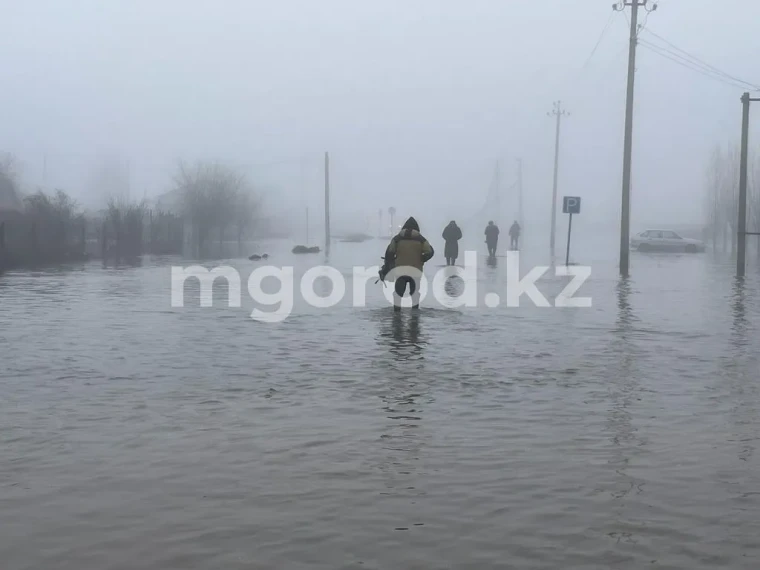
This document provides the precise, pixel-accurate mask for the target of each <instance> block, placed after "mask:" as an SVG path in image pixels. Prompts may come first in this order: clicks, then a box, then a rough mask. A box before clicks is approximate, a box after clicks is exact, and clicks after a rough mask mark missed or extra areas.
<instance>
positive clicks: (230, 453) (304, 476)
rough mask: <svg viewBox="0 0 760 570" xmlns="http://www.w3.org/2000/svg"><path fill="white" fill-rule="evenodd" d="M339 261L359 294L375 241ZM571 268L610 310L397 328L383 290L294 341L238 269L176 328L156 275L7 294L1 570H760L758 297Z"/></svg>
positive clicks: (527, 262)
mask: <svg viewBox="0 0 760 570" xmlns="http://www.w3.org/2000/svg"><path fill="white" fill-rule="evenodd" d="M613 245H614V244H613ZM269 247H271V248H272V249H270V250H268V251H269V253H270V254H272V258H270V260H269V261H270V262H272V263H274V264H278V265H279V264H291V263H292V264H294V266H295V270H294V271H295V274H296V276H301V275H303V273H304V271H306V270H307V269H308V268H309V267H310V266H312V265H315V264H318V263H321V262H322V261H324V256H323V255H317V256H301V257H298V258H297V257H296V256H292V255H291V254H289V253H286V251H287V248H284V249H283V248H282V247H280V250H279V251H280V252H279V253H278V251H277V246H276V245H270V246H269ZM333 247H334V251H333V252H332V253H331V256H330V260H329V261H330V263H331V264H332V265H334V266H335V267H336V268H338V269H339V270H340V272H341V274H343V275H344V276H346V280H347V288H348V290H349V291H350V290H352V279H351V277H350V276H351V273H352V270H351V267H352V265H353V264H361V265H371V264H373V263H374V262H376V261H379V259H378V258H379V255H381V253H382V249H383V247H384V244H382V245H380V246H379V245H378V244H377V243H376V242H368V243H364V244H342V243H338V244H335V245H334V246H333ZM502 249H503V247H502ZM583 249H584V247H583V245H580V246H578V247H577V248H576V249H575V250H574V251H582V250H583ZM378 250H379V251H378ZM262 251H263V250H262ZM441 251H442V250H441ZM481 253H482V252H481ZM574 259H575V260H576V261H578V262H582V263H586V264H589V265H590V266H591V268H592V274H591V277H590V278H589V279H588V280H587V281H586V283H585V284H584V285H583V286H582V287H581V289H580V290H579V291H578V293H577V294H576V295H577V296H590V297H591V298H592V301H593V303H592V307H589V308H560V307H535V306H533V305H532V304H531V303H530V301H529V300H527V299H526V298H525V297H524V296H523V298H522V300H521V306H520V307H506V306H504V305H503V304H502V305H500V306H499V307H496V308H490V309H489V308H487V307H485V306H483V305H482V303H481V304H480V306H478V307H459V308H446V307H443V306H440V305H438V304H436V303H435V302H433V301H423V304H422V305H423V306H422V309H421V310H420V311H419V312H418V313H413V312H412V311H410V310H404V311H403V312H401V313H400V314H399V313H394V312H393V311H392V310H391V309H390V307H388V306H387V305H386V302H385V300H384V299H383V296H382V289H381V285H379V284H378V285H375V284H374V283H373V282H372V281H370V282H369V284H368V285H367V288H366V291H367V301H366V306H363V307H354V306H352V303H351V302H349V301H350V299H349V300H348V301H345V302H340V303H338V304H337V305H336V306H335V307H333V308H331V309H319V308H315V307H310V306H308V305H307V304H306V303H305V302H304V301H303V299H300V298H299V295H298V294H297V292H296V294H295V295H294V297H295V300H294V308H293V311H292V314H291V315H290V316H289V317H288V318H287V319H285V320H284V321H283V322H281V323H265V322H259V321H256V320H254V319H251V318H250V317H249V313H250V311H251V309H252V308H254V307H255V305H256V304H255V302H254V301H253V300H251V299H250V298H249V297H247V296H246V291H245V279H246V278H247V275H246V274H245V273H249V272H250V271H251V269H252V268H253V267H255V266H257V265H261V262H259V263H258V264H254V263H253V262H249V261H247V260H232V261H229V260H228V261H227V262H225V263H229V264H230V265H232V266H235V267H237V268H239V269H240V271H241V273H244V275H243V300H242V306H241V307H228V306H227V305H226V292H225V289H224V288H223V287H220V288H218V289H216V290H215V293H214V298H215V301H214V306H213V307H210V308H203V307H200V306H199V304H198V291H197V287H195V289H194V288H193V286H192V285H191V284H188V285H187V288H186V291H187V296H186V304H185V307H172V306H171V294H170V283H171V280H170V268H169V265H170V264H171V263H172V261H171V260H166V259H153V260H151V259H146V260H145V261H144V263H143V265H142V266H141V267H123V268H103V267H102V266H101V265H99V264H97V263H94V264H89V265H86V266H81V267H74V268H68V269H57V270H52V269H51V270H47V271H37V272H14V273H9V274H6V275H4V276H2V277H0V307H2V311H1V312H0V347H1V348H0V350H2V357H3V358H2V360H3V364H2V367H0V386H1V387H2V400H0V508H1V509H2V533H0V560H2V561H3V564H2V567H3V569H4V570H22V569H23V570H33V569H34V570H37V569H43V568H44V569H45V570H56V569H60V570H81V569H84V568H93V569H94V568H97V569H99V570H117V569H118V570H121V569H123V570H142V569H151V570H152V569H156V570H157V569H162V570H165V569H174V568H176V569H182V570H196V569H198V570H208V569H211V568H224V569H225V570H232V569H259V568H260V569H273V568H282V569H288V570H296V569H301V568H309V569H323V568H324V569H326V570H337V569H354V568H362V569H394V570H396V569H436V568H457V569H460V568H461V569H470V568H471V569H477V570H483V569H486V568H519V569H524V570H529V569H557V568H563V569H568V568H578V569H581V568H582V569H596V568H599V569H603V568H604V569H606V568H636V569H640V568H669V569H676V568H677V569H684V570H686V569H689V570H699V569H711V570H712V569H716V568H731V569H744V568H746V569H757V568H759V567H760V538H759V537H760V459H759V458H758V454H757V452H756V447H757V445H758V443H759V440H758V438H759V437H760V367H759V366H758V348H759V347H760V337H758V324H759V323H760V306H759V305H758V298H760V297H759V296H760V288H759V287H758V279H757V275H756V274H755V273H754V272H751V276H750V277H748V278H747V280H746V282H745V283H743V284H737V283H735V281H734V278H733V277H732V273H733V266H732V264H731V262H730V261H728V262H726V261H720V260H716V259H714V258H713V257H712V256H711V255H710V254H706V255H656V254H651V255H643V254H634V255H633V256H632V261H631V272H632V275H633V277H632V278H631V279H630V281H628V282H622V283H621V282H620V281H619V279H618V277H617V268H616V256H615V254H614V251H612V252H608V251H603V250H599V251H598V253H597V254H595V255H593V256H588V258H587V259H586V258H582V256H579V255H577V256H575V257H574ZM505 261H506V260H505V259H502V258H498V259H497V265H496V267H490V266H488V265H487V264H486V263H485V258H484V257H483V256H482V255H481V256H480V257H479V258H478V268H477V284H478V288H479V292H478V294H479V295H480V294H484V293H487V292H489V291H490V292H498V293H502V292H503V291H504V287H505V285H506V283H507V276H506V263H505ZM544 261H545V260H543V259H542V258H541V256H540V255H538V254H534V255H531V254H530V252H528V253H525V254H524V256H523V258H522V259H521V260H520V265H521V266H523V268H524V271H526V272H527V270H528V269H530V267H532V265H533V264H535V263H543V262H544ZM440 263H442V261H441V256H440V252H439V254H438V255H437V256H436V259H434V260H433V261H432V262H431V268H430V269H431V271H433V270H435V269H436V268H435V267H433V266H435V265H437V264H440ZM753 271H754V270H753ZM568 281H569V279H568V278H566V277H556V276H554V273H553V271H548V272H547V274H546V276H545V277H544V278H542V279H540V280H539V281H538V282H537V285H538V288H539V289H540V290H541V291H542V292H543V293H544V294H545V295H546V296H547V298H550V299H552V298H555V297H556V295H557V293H558V292H559V291H560V290H561V289H562V288H563V287H564V286H565V284H566V283H567V282H568ZM297 289H298V286H296V290H297ZM317 289H318V287H317ZM328 289H329V287H328ZM326 292H327V291H325V293H326Z"/></svg>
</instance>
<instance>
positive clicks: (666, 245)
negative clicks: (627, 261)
mask: <svg viewBox="0 0 760 570" xmlns="http://www.w3.org/2000/svg"><path fill="white" fill-rule="evenodd" d="M631 249H636V250H638V251H677V252H686V253H698V252H702V251H705V244H704V242H701V241H699V240H698V239H691V238H685V237H681V236H680V235H678V234H677V233H676V232H674V231H673V230H646V231H643V232H641V233H639V234H636V235H635V236H634V237H632V238H631Z"/></svg>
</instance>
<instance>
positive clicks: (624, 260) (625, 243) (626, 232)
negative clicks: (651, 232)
mask: <svg viewBox="0 0 760 570" xmlns="http://www.w3.org/2000/svg"><path fill="white" fill-rule="evenodd" d="M646 4H647V0H628V1H624V2H623V5H622V6H620V7H619V6H618V5H617V4H616V5H614V6H613V9H614V10H624V9H625V7H626V6H630V7H631V33H630V38H629V46H628V89H627V91H626V96H625V138H624V142H623V203H622V206H621V213H620V275H621V276H622V277H628V273H629V272H628V267H629V254H630V240H631V153H632V150H633V80H634V77H635V75H636V44H637V36H638V32H639V30H638V20H639V7H646ZM656 9H657V4H655V5H654V7H653V8H652V10H656Z"/></svg>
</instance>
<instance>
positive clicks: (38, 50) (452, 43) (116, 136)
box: [0, 0, 760, 225]
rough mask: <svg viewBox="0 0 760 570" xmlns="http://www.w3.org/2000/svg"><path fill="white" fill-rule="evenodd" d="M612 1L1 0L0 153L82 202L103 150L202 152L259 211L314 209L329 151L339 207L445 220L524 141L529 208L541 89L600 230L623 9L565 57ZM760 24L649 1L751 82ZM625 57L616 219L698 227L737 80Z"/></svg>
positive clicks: (730, 122)
mask: <svg viewBox="0 0 760 570" xmlns="http://www.w3.org/2000/svg"><path fill="white" fill-rule="evenodd" d="M611 3H612V2H611V1H610V0H583V1H582V2H568V1H566V0H544V1H536V0H468V1H466V2H465V1H462V0H457V1H453V0H403V1H402V0H383V1H382V2H371V1H367V0H321V1H316V0H313V1H306V0H299V1H295V0H279V1H266V2H264V1H257V0H249V1H247V2H245V1H232V0H217V1H215V2H211V1H200V0H183V1H175V0H171V1H170V0H150V1H148V0H99V1H95V0H93V1H85V0H67V1H61V0H48V1H42V0H38V1H35V2H19V1H17V0H13V1H11V0H0V6H1V7H2V15H3V23H4V25H3V33H2V34H1V35H0V74H1V75H0V85H2V88H0V109H1V110H2V117H3V120H2V128H1V129H0V148H1V149H2V150H6V151H10V152H13V153H15V154H16V155H17V156H18V157H19V158H20V159H21V160H22V162H23V166H24V178H25V181H26V182H27V183H28V184H30V185H36V184H40V183H41V182H42V177H43V156H45V155H47V182H48V185H49V186H55V185H57V186H61V187H63V188H66V189H67V190H69V191H70V192H71V193H72V194H74V195H75V196H77V197H78V198H80V199H81V200H82V201H84V202H87V201H88V200H89V201H91V200H94V198H93V197H92V196H88V194H87V190H88V188H87V180H88V179H89V178H88V177H90V175H91V171H92V170H93V169H94V168H95V167H96V166H97V163H98V161H100V160H102V159H103V157H107V156H115V157H119V158H120V159H121V160H123V161H127V160H128V161H129V163H130V166H131V171H132V187H133V190H134V192H135V193H136V194H139V195H142V193H143V192H147V194H148V195H155V194H157V193H160V192H162V191H164V190H166V189H168V188H169V187H170V184H171V173H172V169H173V167H174V165H175V164H176V160H177V159H178V158H186V159H191V160H192V159H195V158H218V159H222V160H227V161H228V162H230V163H232V164H236V165H240V166H241V167H245V168H246V170H247V172H248V173H249V174H250V176H251V179H252V181H253V182H256V183H259V184H261V185H262V186H266V187H272V188H277V190H276V191H272V192H270V194H269V201H270V203H271V204H272V205H273V207H282V208H284V207H290V206H292V205H293V203H294V201H293V199H294V198H296V197H297V198H298V200H299V201H298V202H295V203H297V204H299V207H300V205H302V204H308V205H310V206H313V207H314V208H315V211H316V210H318V209H319V207H320V198H321V186H320V185H321V178H320V177H321V174H320V168H321V165H320V161H321V156H320V154H321V153H322V152H323V151H324V150H329V151H330V153H331V158H332V162H333V181H334V198H333V203H334V207H335V209H336V211H337V212H339V213H340V212H353V211H356V212H359V211H367V212H369V213H371V212H376V211H377V209H378V208H387V207H388V206H389V205H395V206H396V207H397V208H398V209H399V211H400V212H404V213H406V212H409V213H419V212H425V211H432V210H434V211H435V212H437V213H438V214H439V215H440V216H441V217H453V216H456V215H461V213H462V212H463V211H465V210H468V211H470V210H474V209H477V208H478V207H480V206H481V205H482V202H483V200H484V199H485V193H486V190H487V187H488V183H489V180H490V178H491V174H492V171H493V165H494V162H495V160H496V159H501V161H502V171H503V174H504V180H505V185H509V184H511V182H512V180H513V179H514V175H515V158H517V157H522V159H523V162H524V172H525V174H524V176H525V193H526V213H527V215H528V216H529V217H531V216H533V217H534V218H535V219H541V220H543V219H544V218H545V217H548V213H549V197H550V191H551V177H552V160H553V147H554V123H553V121H552V119H550V118H549V117H547V116H546V112H547V111H549V110H551V107H552V102H553V101H554V100H555V99H558V98H559V99H562V101H563V104H564V105H566V107H567V108H568V109H569V111H570V112H571V113H572V114H571V116H570V117H568V118H567V119H566V120H565V121H564V122H563V131H562V155H561V165H560V171H561V172H560V195H563V194H577V195H581V196H583V197H584V200H585V204H584V214H587V215H588V216H589V217H593V218H594V219H598V220H601V219H607V220H609V221H610V222H611V223H613V224H617V222H618V218H619V206H620V185H621V181H620V176H621V170H622V137H623V118H624V106H625V73H626V56H627V49H626V48H627V36H628V31H627V21H626V17H625V16H624V15H623V14H622V13H616V14H615V15H614V19H613V21H612V23H611V24H610V26H609V29H608V30H607V33H606V34H605V36H604V38H603V40H602V42H601V45H600V46H599V49H598V50H597V52H596V53H595V55H594V57H593V58H592V59H591V61H590V63H589V65H588V66H587V67H586V68H584V69H582V67H583V64H584V62H585V61H586V59H587V57H588V56H589V54H590V53H591V50H592V48H593V47H594V44H595V43H596V41H597V39H598V38H599V35H600V33H601V31H602V29H603V28H604V26H605V24H606V23H607V21H608V18H609V17H610V12H611ZM626 13H627V14H630V9H627V10H626ZM643 16H645V13H642V17H643ZM642 19H643V18H642ZM758 22H760V3H757V2H750V1H749V0H721V1H720V2H716V1H715V0H712V1H708V0H688V1H686V0H662V2H660V6H659V9H658V10H657V11H656V12H654V13H652V14H651V15H650V16H649V17H648V20H647V27H648V28H649V29H651V30H652V31H654V32H656V33H657V34H659V35H661V36H663V37H664V38H666V39H668V40H669V41H671V42H673V43H674V44H675V45H677V46H679V47H680V48H683V49H685V50H687V51H689V52H690V53H693V54H694V55H697V56H699V57H701V58H702V59H704V60H706V61H707V62H708V63H710V64H712V65H714V66H716V67H718V68H720V69H722V70H723V71H726V72H727V73H730V74H732V75H736V76H738V77H740V78H742V79H745V80H746V81H750V82H753V83H760V66H758V65H757V61H756V57H755V56H756V54H757V53H758V51H760V38H758V35H757V33H756V31H757V23H758ZM641 37H642V39H647V40H648V41H651V42H658V40H657V39H656V38H654V37H652V36H648V35H647V34H646V32H643V33H642V36H641ZM638 53H639V59H638V65H637V85H636V112H635V129H634V140H635V146H634V175H633V180H634V189H633V208H634V225H635V222H636V220H645V219H646V220H652V221H655V220H657V221H659V220H662V221H663V222H664V221H666V220H673V221H674V222H681V221H690V220H694V221H699V218H700V215H701V195H702V181H703V177H704V167H703V163H704V162H705V161H706V158H707V155H708V153H709V151H710V148H711V147H712V146H713V145H714V144H715V143H718V142H729V141H733V140H738V134H739V121H740V112H741V108H740V103H739V97H740V95H741V92H742V89H740V88H736V87H731V86H727V85H723V84H721V83H718V82H716V81H714V80H713V79H710V78H707V77H705V76H703V75H700V74H698V73H696V72H694V71H691V70H688V69H685V68H683V67H680V66H678V65H676V64H675V63H673V62H671V61H668V60H666V59H663V58H662V57H660V56H659V55H656V54H654V53H652V52H651V51H648V50H646V49H644V48H640V49H639V52H638ZM758 113H760V110H758ZM759 120H760V119H759ZM753 122H756V121H753ZM301 156H304V157H306V159H305V162H304V163H303V168H302V167H301V165H300V163H299V157H301ZM272 161H278V162H281V163H280V164H278V165H272V164H269V165H267V163H270V162H272ZM257 165H258V166H257ZM503 223H504V224H506V223H507V220H504V222H503Z"/></svg>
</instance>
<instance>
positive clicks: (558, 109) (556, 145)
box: [549, 101, 562, 257]
mask: <svg viewBox="0 0 760 570" xmlns="http://www.w3.org/2000/svg"><path fill="white" fill-rule="evenodd" d="M555 105H556V108H555V109H554V111H553V113H554V114H555V115H556V116H557V130H556V135H555V140H554V183H553V184H552V228H551V234H550V236H549V249H550V250H551V256H552V257H554V236H555V234H556V232H557V175H558V173H559V125H560V120H561V118H562V103H561V102H560V101H557V103H556V104H555Z"/></svg>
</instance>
